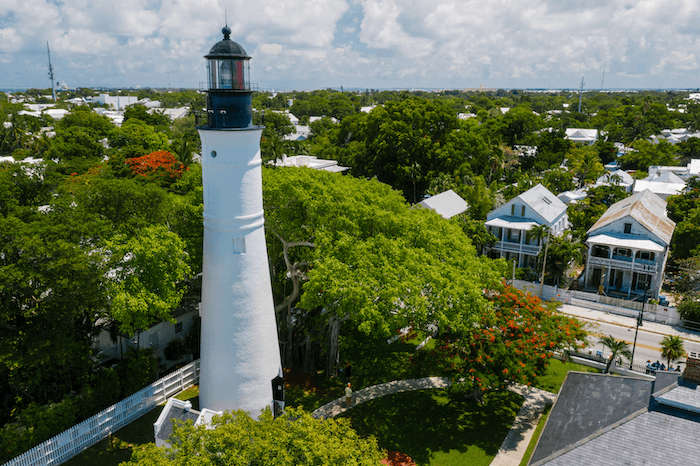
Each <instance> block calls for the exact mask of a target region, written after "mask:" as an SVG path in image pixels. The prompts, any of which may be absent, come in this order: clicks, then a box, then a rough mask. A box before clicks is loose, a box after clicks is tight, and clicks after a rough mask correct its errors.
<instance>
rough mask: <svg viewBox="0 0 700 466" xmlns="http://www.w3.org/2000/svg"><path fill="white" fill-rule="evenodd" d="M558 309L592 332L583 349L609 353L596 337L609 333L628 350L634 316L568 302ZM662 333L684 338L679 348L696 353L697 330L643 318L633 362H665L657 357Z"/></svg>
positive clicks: (699, 346)
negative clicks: (586, 324) (582, 323)
mask: <svg viewBox="0 0 700 466" xmlns="http://www.w3.org/2000/svg"><path fill="white" fill-rule="evenodd" d="M559 311H560V312H562V313H565V314H569V315H572V316H575V317H577V318H579V319H581V320H583V321H585V322H588V323H589V327H588V329H589V331H591V333H592V334H591V336H590V337H589V339H588V341H589V343H590V346H589V347H588V348H587V350H589V351H593V354H595V352H596V351H601V352H602V353H603V356H607V355H608V354H609V352H610V350H608V349H607V348H605V347H604V346H603V345H602V344H600V343H599V342H598V340H599V339H600V337H602V336H605V335H612V336H613V337H614V338H615V339H616V340H624V341H626V342H627V343H629V347H630V351H631V350H632V344H633V342H634V333H635V328H636V319H634V318H631V317H623V316H618V315H615V314H610V313H607V312H602V311H596V310H591V309H586V308H583V307H580V306H572V305H568V304H565V305H562V307H561V308H560V309H559ZM666 335H679V336H680V337H681V338H683V340H684V342H683V347H684V348H685V351H686V352H691V351H693V352H696V353H700V334H698V332H692V331H688V330H684V329H679V328H677V327H673V326H670V325H665V324H659V323H654V322H647V321H645V322H644V325H643V326H642V327H639V334H638V336H637V347H636V350H635V352H634V360H635V362H637V363H639V364H643V363H645V362H646V361H647V360H651V361H652V362H655V361H657V360H659V361H661V362H662V363H664V364H666V363H667V361H666V360H664V359H663V358H662V357H661V340H663V338H664V336H666ZM623 360H624V358H623ZM684 363H685V358H683V359H682V360H679V361H677V362H675V363H674V365H673V367H674V368H675V367H676V365H677V364H681V369H683V368H684V367H685V364H684Z"/></svg>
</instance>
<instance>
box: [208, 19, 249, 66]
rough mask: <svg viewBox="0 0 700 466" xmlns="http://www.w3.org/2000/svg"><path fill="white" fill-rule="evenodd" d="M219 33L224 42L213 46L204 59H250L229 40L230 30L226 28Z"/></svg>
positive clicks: (236, 44) (238, 45) (239, 46)
mask: <svg viewBox="0 0 700 466" xmlns="http://www.w3.org/2000/svg"><path fill="white" fill-rule="evenodd" d="M221 32H222V33H223V34H224V40H222V41H220V42H217V43H216V44H214V46H213V47H212V48H211V50H209V54H207V55H206V56H205V57H204V58H248V59H249V58H250V57H249V56H248V54H247V53H245V50H244V49H243V47H242V46H241V45H240V44H238V43H236V42H234V41H232V40H231V39H230V36H231V28H229V27H228V26H226V27H224V28H223V29H222V30H221Z"/></svg>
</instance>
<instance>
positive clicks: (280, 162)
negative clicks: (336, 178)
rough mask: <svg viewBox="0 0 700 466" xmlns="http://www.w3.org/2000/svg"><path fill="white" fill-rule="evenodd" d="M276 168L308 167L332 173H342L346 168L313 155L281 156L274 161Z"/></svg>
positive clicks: (333, 161) (335, 161)
mask: <svg viewBox="0 0 700 466" xmlns="http://www.w3.org/2000/svg"><path fill="white" fill-rule="evenodd" d="M275 166H276V167H309V168H313V169H314V170H323V171H327V172H332V173H338V172H344V171H345V170H347V169H348V167H343V166H340V165H338V161H337V160H325V159H319V158H317V157H314V156H313V155H292V156H291V157H288V156H287V155H285V154H282V158H281V159H277V160H275Z"/></svg>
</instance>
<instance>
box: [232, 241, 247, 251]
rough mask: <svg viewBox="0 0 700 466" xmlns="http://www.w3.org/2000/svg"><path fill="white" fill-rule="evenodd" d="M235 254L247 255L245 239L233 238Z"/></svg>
mask: <svg viewBox="0 0 700 466" xmlns="http://www.w3.org/2000/svg"><path fill="white" fill-rule="evenodd" d="M233 253H234V254H245V238H233Z"/></svg>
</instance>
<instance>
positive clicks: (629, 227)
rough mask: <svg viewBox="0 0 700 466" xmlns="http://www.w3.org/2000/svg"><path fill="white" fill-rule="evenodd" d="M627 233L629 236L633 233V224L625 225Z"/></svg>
mask: <svg viewBox="0 0 700 466" xmlns="http://www.w3.org/2000/svg"><path fill="white" fill-rule="evenodd" d="M625 233H627V234H629V233H632V224H631V223H625Z"/></svg>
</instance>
